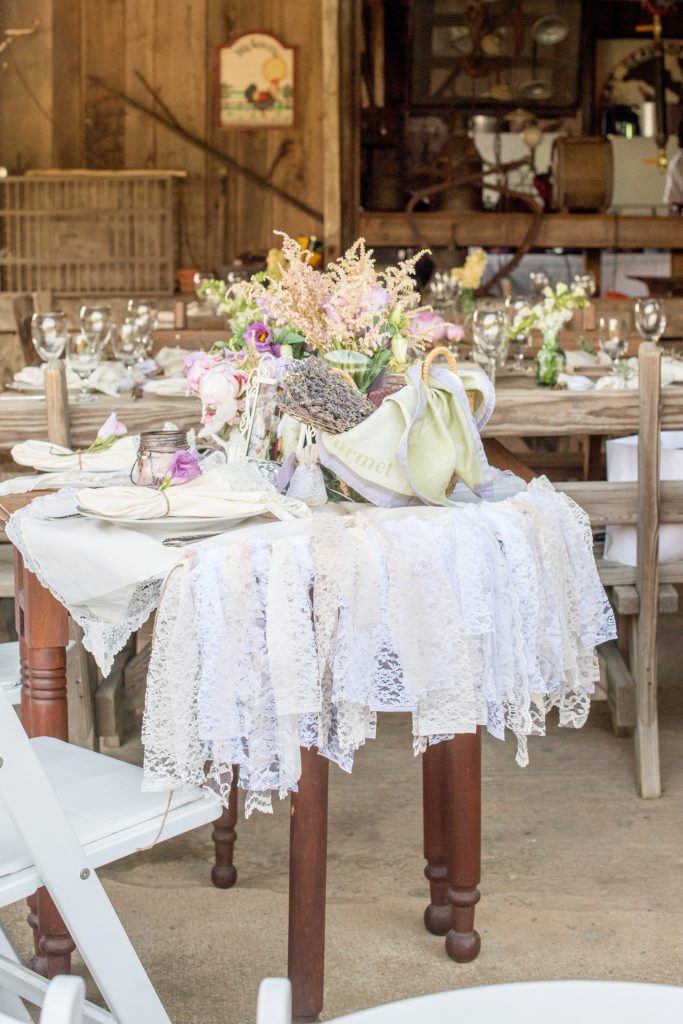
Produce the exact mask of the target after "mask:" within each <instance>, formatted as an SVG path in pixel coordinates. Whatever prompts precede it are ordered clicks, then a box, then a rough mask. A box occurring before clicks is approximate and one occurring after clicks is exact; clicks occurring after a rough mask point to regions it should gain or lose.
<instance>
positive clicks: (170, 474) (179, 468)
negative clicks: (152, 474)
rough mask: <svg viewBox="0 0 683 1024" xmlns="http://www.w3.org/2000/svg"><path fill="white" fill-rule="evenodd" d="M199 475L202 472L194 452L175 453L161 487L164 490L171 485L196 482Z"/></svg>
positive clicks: (182, 451)
mask: <svg viewBox="0 0 683 1024" xmlns="http://www.w3.org/2000/svg"><path fill="white" fill-rule="evenodd" d="M201 475H202V471H201V467H200V465H199V457H198V456H197V453H196V452H195V451H184V450H181V451H178V452H176V453H175V455H174V456H173V458H172V459H171V463H170V465H169V467H168V470H167V471H166V476H165V477H164V482H163V484H162V485H161V486H162V489H163V490H165V489H166V487H170V486H171V485H172V484H189V482H190V480H196V479H197V477H198V476H201Z"/></svg>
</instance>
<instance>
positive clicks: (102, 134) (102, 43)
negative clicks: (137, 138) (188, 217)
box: [81, 0, 126, 170]
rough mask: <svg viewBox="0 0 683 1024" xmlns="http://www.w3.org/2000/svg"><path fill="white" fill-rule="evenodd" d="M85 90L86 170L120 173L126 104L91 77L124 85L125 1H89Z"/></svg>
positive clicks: (85, 7) (84, 25)
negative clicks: (95, 76) (104, 170)
mask: <svg viewBox="0 0 683 1024" xmlns="http://www.w3.org/2000/svg"><path fill="white" fill-rule="evenodd" d="M82 14H83V19H82V56H81V66H82V70H83V90H84V106H85V163H86V166H87V167H97V168H101V169H105V168H106V169H107V170H118V169H119V168H121V167H123V166H124V161H125V154H124V133H125V115H126V111H125V105H124V103H123V102H122V100H121V99H119V97H118V96H112V95H111V93H108V92H107V91H106V90H104V89H103V88H102V86H100V85H98V84H97V83H95V82H92V81H90V79H89V76H90V75H97V76H100V77H102V78H103V79H104V80H105V81H106V82H107V84H108V85H110V86H113V87H114V88H117V89H122V88H123V87H124V85H125V52H126V51H125V19H126V3H125V0H86V2H85V3H84V4H83V7H82Z"/></svg>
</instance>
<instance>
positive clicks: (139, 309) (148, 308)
mask: <svg viewBox="0 0 683 1024" xmlns="http://www.w3.org/2000/svg"><path fill="white" fill-rule="evenodd" d="M128 316H129V318H130V319H132V320H134V321H135V323H136V324H137V326H138V328H139V330H140V337H141V339H142V343H143V345H144V351H145V354H146V355H147V354H149V352H150V351H151V348H152V331H153V330H154V328H155V327H156V316H157V309H156V306H155V305H154V303H153V302H152V301H151V299H129V300H128Z"/></svg>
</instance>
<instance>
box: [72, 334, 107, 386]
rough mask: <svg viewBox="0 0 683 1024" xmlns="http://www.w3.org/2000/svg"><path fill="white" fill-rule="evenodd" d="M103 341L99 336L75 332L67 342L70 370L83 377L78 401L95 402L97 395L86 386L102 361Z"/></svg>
mask: <svg viewBox="0 0 683 1024" xmlns="http://www.w3.org/2000/svg"><path fill="white" fill-rule="evenodd" d="M103 347H104V344H103V342H102V341H101V340H100V339H99V338H95V337H89V336H88V335H87V334H83V333H74V334H71V335H70V336H69V340H68V341H67V343H66V361H67V364H68V366H69V369H70V370H73V371H74V373H75V374H77V376H78V377H80V379H81V390H80V392H79V393H78V395H76V397H75V399H74V401H76V402H94V401H95V396H94V395H91V394H90V393H89V392H88V390H87V388H86V381H87V380H88V378H89V377H90V375H91V374H92V372H93V371H94V370H96V369H97V367H98V366H99V365H100V362H101V361H102V349H103Z"/></svg>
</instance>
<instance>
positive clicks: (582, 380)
mask: <svg viewBox="0 0 683 1024" xmlns="http://www.w3.org/2000/svg"><path fill="white" fill-rule="evenodd" d="M557 382H558V384H563V385H564V386H565V387H566V388H567V390H568V391H590V390H591V388H594V387H595V385H594V384H593V381H592V380H591V379H590V377H584V376H582V375H581V374H580V373H560V374H558V377H557Z"/></svg>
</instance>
